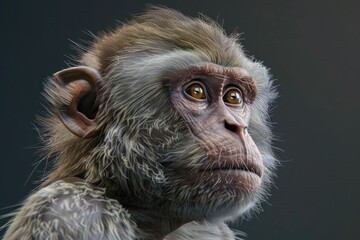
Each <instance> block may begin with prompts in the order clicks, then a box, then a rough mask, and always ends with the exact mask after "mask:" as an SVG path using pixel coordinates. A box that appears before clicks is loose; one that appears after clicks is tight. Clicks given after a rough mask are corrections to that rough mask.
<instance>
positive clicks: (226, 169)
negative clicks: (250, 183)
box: [199, 164, 262, 178]
mask: <svg viewBox="0 0 360 240" xmlns="http://www.w3.org/2000/svg"><path fill="white" fill-rule="evenodd" d="M199 172H209V173H220V172H222V173H229V174H231V173H233V174H236V173H237V172H238V173H241V172H243V173H251V174H255V175H257V176H258V177H259V178H261V175H262V174H261V169H260V167H258V166H257V165H256V164H249V165H242V166H218V167H212V168H206V169H201V170H199Z"/></svg>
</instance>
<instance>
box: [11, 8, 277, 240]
mask: <svg viewBox="0 0 360 240" xmlns="http://www.w3.org/2000/svg"><path fill="white" fill-rule="evenodd" d="M276 97H277V92H276V89H275V87H274V84H273V80H272V78H271V76H270V73H269V70H268V69H267V68H266V67H265V66H264V65H263V64H262V63H261V62H258V61H256V60H255V59H254V58H253V57H249V56H247V54H246V53H245V50H244V49H243V46H242V45H241V44H240V42H239V35H238V34H236V33H234V34H231V35H227V34H226V33H225V31H224V30H223V28H222V27H221V26H220V25H219V24H218V23H216V22H215V21H213V20H211V19H209V18H207V17H204V16H200V17H197V18H195V17H188V16H185V15H183V14H182V13H180V12H178V11H176V10H172V9H169V8H165V7H150V8H149V9H148V10H147V11H145V12H144V13H142V14H139V15H136V16H134V18H133V19H132V20H130V21H128V22H127V23H124V24H123V25H121V26H119V27H117V28H116V29H114V30H112V31H109V32H106V33H102V34H99V35H98V36H96V37H95V39H94V41H93V43H92V44H91V45H90V46H89V47H88V48H87V49H86V50H84V51H83V52H82V53H81V54H80V57H79V59H78V61H77V62H76V63H75V64H74V65H73V66H71V67H69V68H67V69H64V70H61V71H59V72H57V73H55V74H54V75H53V76H52V77H50V78H49V79H48V80H47V82H46V85H45V99H46V100H47V102H48V103H49V107H48V111H49V112H48V114H47V115H46V116H44V117H43V118H42V119H41V124H42V126H43V132H42V133H41V136H42V138H43V139H44V151H45V155H46V156H45V158H47V159H49V158H53V159H54V162H53V166H52V169H51V170H50V171H49V173H48V174H47V176H46V177H45V178H44V179H43V181H42V183H41V185H40V187H39V188H38V189H36V190H35V191H34V192H33V193H32V194H31V195H30V196H29V197H28V198H27V199H26V200H25V202H24V203H23V205H22V207H20V209H19V210H17V211H16V212H15V213H14V214H13V215H14V217H13V218H12V219H11V220H10V222H9V223H8V225H7V227H8V229H7V231H6V233H5V236H4V239H5V240H11V239H37V240H38V239H77V240H79V239H109V240H110V239H126V240H127V239H130V240H131V239H167V240H169V239H210V240H211V239H214V240H215V239H236V238H237V237H236V234H235V233H234V232H233V230H231V229H230V228H229V227H228V226H227V224H226V222H227V221H229V220H232V219H236V218H238V217H241V216H246V215H247V214H251V213H252V212H254V211H256V209H258V207H259V204H260V202H261V200H262V199H264V198H265V197H267V196H268V195H269V191H268V189H269V187H270V185H271V183H272V179H273V176H274V174H275V169H276V166H277V160H276V158H275V156H274V153H273V150H272V131H271V122H270V117H269V106H270V104H271V103H272V102H273V100H274V99H275V98H276Z"/></svg>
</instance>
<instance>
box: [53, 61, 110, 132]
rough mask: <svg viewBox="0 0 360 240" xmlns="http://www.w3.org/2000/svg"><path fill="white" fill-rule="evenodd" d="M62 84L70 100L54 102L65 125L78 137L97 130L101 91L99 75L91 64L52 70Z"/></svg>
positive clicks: (100, 107) (60, 84)
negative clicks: (57, 104) (59, 102)
mask: <svg viewBox="0 0 360 240" xmlns="http://www.w3.org/2000/svg"><path fill="white" fill-rule="evenodd" d="M54 78H55V80H56V81H57V82H58V84H59V86H60V87H61V88H64V90H66V91H67V92H68V93H69V94H70V101H68V102H67V103H63V104H62V105H60V106H57V107H58V109H57V112H58V116H59V118H60V119H61V121H62V122H63V123H64V125H65V126H66V127H67V128H68V129H69V130H70V131H71V132H72V133H73V134H75V135H76V136H78V137H84V138H87V137H91V136H94V135H95V134H96V133H97V132H98V127H99V125H98V113H99V112H100V111H101V109H102V106H101V102H100V94H99V91H100V90H101V86H102V82H103V80H102V78H101V76H100V74H99V73H98V72H97V71H96V70H95V69H93V68H90V67H86V66H80V67H73V68H68V69H64V70H62V71H59V72H57V73H55V74H54Z"/></svg>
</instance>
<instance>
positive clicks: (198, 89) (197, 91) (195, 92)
mask: <svg viewBox="0 0 360 240" xmlns="http://www.w3.org/2000/svg"><path fill="white" fill-rule="evenodd" d="M201 92H202V91H201V88H200V87H194V94H195V95H199V94H201Z"/></svg>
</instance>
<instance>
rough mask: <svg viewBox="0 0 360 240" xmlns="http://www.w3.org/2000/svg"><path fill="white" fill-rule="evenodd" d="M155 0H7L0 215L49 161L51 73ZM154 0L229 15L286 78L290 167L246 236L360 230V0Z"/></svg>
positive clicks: (278, 108) (0, 69)
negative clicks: (45, 131)
mask: <svg viewBox="0 0 360 240" xmlns="http://www.w3.org/2000/svg"><path fill="white" fill-rule="evenodd" d="M146 3H148V2H145V1H136V2H135V1H57V2H55V1H22V3H20V2H19V1H10V0H9V1H0V20H1V22H0V36H1V37H0V54H1V55H0V91H1V93H0V104H1V105H0V113H1V114H0V116H1V119H0V121H1V124H0V128H1V138H0V141H1V144H0V148H1V149H0V189H1V190H0V215H2V214H5V213H7V212H9V211H11V210H13V209H14V208H11V206H13V205H15V204H18V203H20V202H21V201H23V200H24V199H25V197H26V196H27V195H28V194H29V193H30V192H31V190H32V189H33V188H34V187H36V186H37V184H36V180H39V179H40V178H41V177H42V175H43V172H44V170H45V169H46V164H44V163H43V164H40V165H39V166H38V167H37V168H36V169H35V171H34V172H33V173H32V171H33V169H34V168H35V164H36V162H37V161H38V160H39V157H38V156H37V155H36V152H37V151H38V146H39V140H38V133H37V131H36V130H35V128H34V125H33V123H34V120H35V116H36V115H39V114H42V112H44V108H43V107H42V104H43V103H44V101H43V99H42V97H41V94H40V93H41V92H42V83H43V81H44V79H45V78H46V77H48V76H50V75H52V73H54V72H56V71H58V70H61V69H63V68H65V67H66V66H67V65H66V63H65V60H68V58H67V56H70V55H74V54H75V55H76V51H74V50H73V49H72V48H71V47H70V46H71V43H70V41H69V39H71V40H74V41H75V42H79V40H81V39H82V40H85V41H89V40H91V37H90V36H89V35H88V34H87V33H86V32H87V31H91V32H93V33H98V32H100V31H103V30H106V29H107V28H109V27H110V28H113V27H114V26H116V21H117V20H118V21H120V22H124V21H126V19H130V18H131V14H132V13H138V12H141V11H143V10H144V9H145V4H146ZM151 3H153V4H161V5H165V6H168V7H171V8H175V9H178V10H180V11H181V12H183V13H184V14H187V15H191V16H197V13H198V12H202V13H204V14H206V15H208V16H210V17H211V18H213V19H219V20H224V24H223V25H224V28H225V29H226V31H227V32H228V33H231V32H233V31H234V30H236V29H237V31H238V32H241V33H243V35H242V43H243V45H244V46H245V49H246V50H247V52H248V54H249V55H254V56H255V57H256V59H258V60H261V61H263V62H264V64H265V65H266V66H268V67H269V68H271V73H272V74H273V76H274V78H275V79H277V81H276V83H277V84H278V85H279V92H280V98H279V99H278V101H277V103H276V105H275V106H274V109H273V113H272V119H273V121H274V122H275V123H276V124H275V125H274V130H275V132H276V133H277V139H278V141H276V142H275V143H274V145H275V146H276V147H277V148H280V149H282V150H283V151H277V155H278V156H279V158H280V159H281V160H282V167H280V168H279V169H278V178H277V179H275V186H274V187H273V188H272V189H271V190H272V196H271V197H270V198H269V199H268V200H267V202H264V203H263V204H262V206H263V210H264V211H263V212H262V213H260V214H257V215H255V216H254V217H253V218H252V219H251V220H250V221H243V222H242V223H239V224H238V228H239V229H241V230H242V231H244V232H246V233H247V234H248V237H247V239H286V240H288V239H302V240H303V239H307V240H310V239H359V236H360V227H359V226H358V225H359V223H360V221H359V220H360V219H359V218H360V207H359V203H360V186H359V184H360V180H359V176H360V146H359V143H360V141H359V135H360V97H359V95H360V94H359V91H360V79H359V69H360V67H359V62H360V60H359V56H360V47H359V44H360V27H359V24H360V14H359V12H360V2H359V1H355V0H354V1H335V0H332V1H286V0H281V1H280V0H278V1H276V0H275V1H254V0H252V1H250V0H249V1H241V0H239V1H177V2H176V3H175V1H152V2H151ZM29 176H30V177H29ZM28 178H29V180H28V182H27V179H28ZM8 207H10V208H8ZM4 222H5V221H4V220H1V222H0V225H2V224H3V223H4ZM1 235H2V234H1V233H0V236H1Z"/></svg>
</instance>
